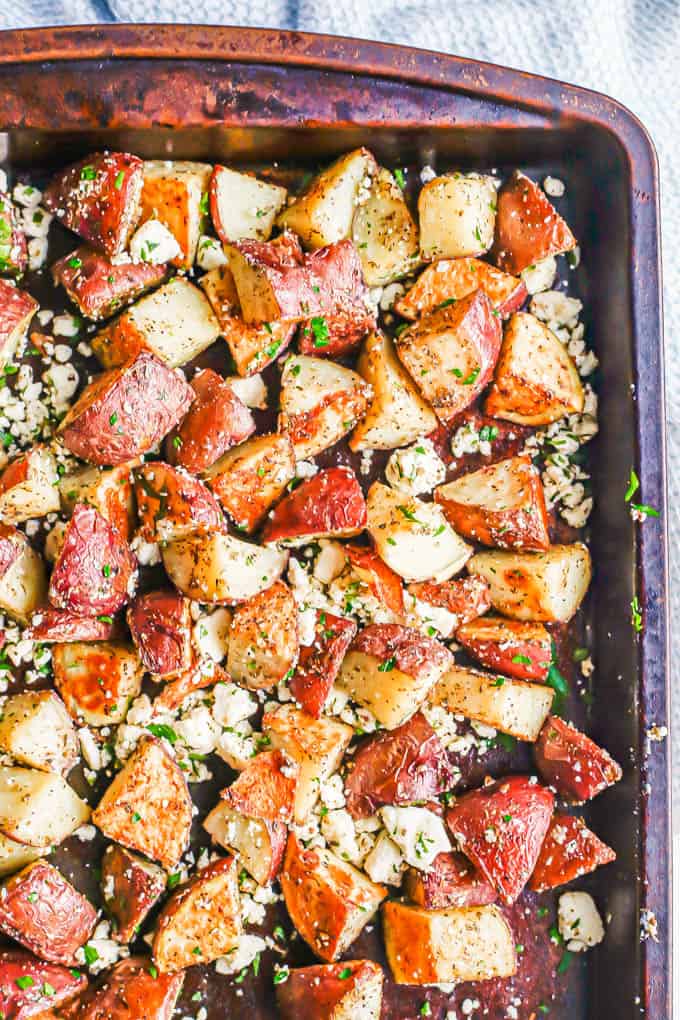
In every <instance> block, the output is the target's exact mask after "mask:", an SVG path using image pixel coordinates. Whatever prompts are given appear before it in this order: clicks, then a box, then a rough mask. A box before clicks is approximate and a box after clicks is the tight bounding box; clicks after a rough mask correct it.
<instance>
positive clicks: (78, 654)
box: [52, 641, 144, 727]
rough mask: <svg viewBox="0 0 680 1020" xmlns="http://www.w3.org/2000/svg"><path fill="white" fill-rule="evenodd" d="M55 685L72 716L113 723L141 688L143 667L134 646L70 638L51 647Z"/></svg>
mask: <svg viewBox="0 0 680 1020" xmlns="http://www.w3.org/2000/svg"><path fill="white" fill-rule="evenodd" d="M52 665H53V668H54V684H55V687H56V688H57V690H58V691H59V693H60V694H61V696H62V698H63V699H64V704H65V705H66V707H67V709H68V711H69V712H70V713H71V715H72V716H73V717H74V718H75V719H79V720H82V721H83V722H85V723H86V724H87V725H88V726H95V727H98V726H114V725H116V724H117V723H121V722H122V721H123V720H124V718H125V716H126V715H127V710H128V705H129V704H130V702H131V701H132V699H133V698H136V697H137V695H138V694H139V693H140V691H141V689H142V676H143V672H144V670H143V667H142V664H141V662H140V660H139V656H138V655H137V653H136V651H135V649H134V648H133V647H131V646H129V645H123V644H114V643H113V642H109V641H73V642H65V643H63V644H57V645H55V646H54V649H53V650H52Z"/></svg>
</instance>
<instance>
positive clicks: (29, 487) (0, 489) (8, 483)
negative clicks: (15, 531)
mask: <svg viewBox="0 0 680 1020" xmlns="http://www.w3.org/2000/svg"><path fill="white" fill-rule="evenodd" d="M56 482H57V461H56V459H55V457H54V454H53V453H52V452H51V451H50V450H49V449H48V448H47V447H46V446H34V447H32V448H31V449H30V450H27V451H26V453H22V454H20V456H19V457H17V458H16V459H15V460H13V461H11V462H10V463H9V464H8V465H7V467H6V468H5V470H4V471H3V472H2V474H1V475H0V518H2V520H3V521H6V522H7V523H8V524H19V523H20V522H21V521H26V520H28V518H29V517H44V516H45V515H46V514H50V513H56V512H57V511H58V510H59V490H58V489H57V488H56Z"/></svg>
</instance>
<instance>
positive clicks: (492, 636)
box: [456, 616, 552, 681]
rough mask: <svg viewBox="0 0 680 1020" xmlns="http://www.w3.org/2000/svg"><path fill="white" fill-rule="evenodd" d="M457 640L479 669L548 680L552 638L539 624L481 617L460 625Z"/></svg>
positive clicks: (517, 676)
mask: <svg viewBox="0 0 680 1020" xmlns="http://www.w3.org/2000/svg"><path fill="white" fill-rule="evenodd" d="M456 641H457V642H458V644H460V645H462V646H463V648H465V650H466V651H467V652H469V653H470V655H472V656H473V658H475V659H477V661H478V662H480V663H481V664H482V666H486V667H487V668H488V669H495V670H498V671H499V672H501V673H503V674H504V675H505V676H512V677H516V678H517V679H518V680H540V681H545V680H546V679H547V677H548V670H549V669H550V662H551V659H552V650H551V637H550V634H549V633H548V631H547V630H546V629H545V627H544V626H543V624H542V623H530V622H528V621H527V622H525V621H523V620H504V619H503V617H501V616H484V617H481V618H478V619H476V620H472V621H470V622H469V623H464V624H463V625H462V626H460V627H459V628H458V629H457V631H456Z"/></svg>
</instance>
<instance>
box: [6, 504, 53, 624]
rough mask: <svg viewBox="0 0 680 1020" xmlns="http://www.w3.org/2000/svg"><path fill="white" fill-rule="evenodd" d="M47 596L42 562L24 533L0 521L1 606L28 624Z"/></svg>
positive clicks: (12, 616) (15, 618)
mask: <svg viewBox="0 0 680 1020" xmlns="http://www.w3.org/2000/svg"><path fill="white" fill-rule="evenodd" d="M46 597H47V578H46V577H45V564H44V563H43V560H42V557H41V555H40V553H39V552H37V550H35V549H34V548H33V546H32V545H31V544H30V542H29V541H28V539H27V538H26V536H25V535H24V533H23V532H22V531H19V529H18V528H14V527H12V525H11V524H3V523H1V522H0V609H1V610H3V611H4V612H5V613H7V615H8V616H10V617H11V618H12V619H13V620H17V621H18V622H19V623H21V624H24V625H26V624H28V623H29V621H30V619H31V617H32V616H33V613H34V612H35V611H36V609H39V608H40V607H41V606H42V605H43V604H44V602H45V599H46Z"/></svg>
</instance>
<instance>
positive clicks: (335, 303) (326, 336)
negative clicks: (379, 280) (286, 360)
mask: <svg viewBox="0 0 680 1020" xmlns="http://www.w3.org/2000/svg"><path fill="white" fill-rule="evenodd" d="M305 265H306V268H307V271H308V273H309V274H310V278H311V279H313V280H315V281H317V282H316V283H315V284H313V285H312V289H313V290H314V292H315V294H316V297H317V304H318V309H316V311H317V314H316V315H314V314H312V316H311V317H310V318H308V319H307V320H306V321H304V322H303V323H302V324H301V326H300V331H299V334H298V335H299V342H298V345H299V348H300V351H301V353H302V354H315V355H317V357H320V358H339V357H342V356H344V355H346V354H349V353H350V351H353V350H354V348H355V347H356V346H357V345H358V344H359V343H360V342H361V340H362V338H363V337H365V336H366V334H367V333H370V331H371V330H372V329H374V328H375V325H376V319H375V315H374V313H373V312H372V311H371V310H370V309H369V307H368V304H367V301H366V298H367V296H368V291H367V289H366V284H365V283H364V277H363V272H362V268H361V260H360V258H359V255H358V253H357V250H356V248H355V247H354V245H353V244H352V242H351V241H340V242H338V243H337V244H330V245H328V246H327V247H326V248H320V249H319V250H318V251H315V252H313V253H312V254H311V255H307V256H306V259H305Z"/></svg>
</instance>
